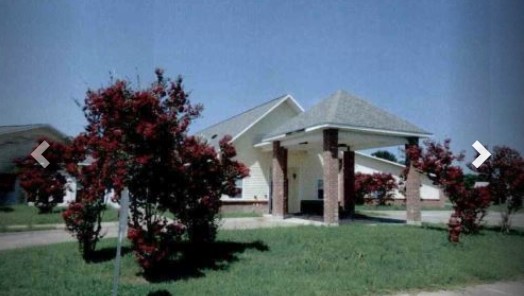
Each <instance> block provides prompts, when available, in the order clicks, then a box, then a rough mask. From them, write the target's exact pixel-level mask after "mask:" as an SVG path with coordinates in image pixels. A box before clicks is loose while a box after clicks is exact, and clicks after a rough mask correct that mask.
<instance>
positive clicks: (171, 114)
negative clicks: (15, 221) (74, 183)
mask: <svg viewBox="0 0 524 296" xmlns="http://www.w3.org/2000/svg"><path fill="white" fill-rule="evenodd" d="M155 73H156V78H157V79H156V81H155V82H154V83H152V84H151V86H150V87H148V88H146V89H144V90H135V89H133V88H132V87H131V86H130V83H129V82H127V81H122V80H117V81H115V82H114V83H112V84H111V85H110V86H108V87H105V88H101V89H99V90H97V91H88V92H87V96H86V99H85V106H84V114H85V117H86V119H87V121H88V125H87V127H86V129H85V132H84V133H82V134H81V135H80V136H79V138H80V140H79V142H80V143H82V145H84V146H83V151H84V152H86V153H89V154H90V155H91V156H92V157H93V159H94V162H93V163H92V164H91V165H90V166H88V167H87V168H84V169H82V171H84V170H86V169H87V172H88V173H91V172H96V174H93V176H91V175H90V176H91V177H88V178H87V179H89V178H92V179H91V181H90V182H89V183H86V184H85V185H84V186H87V187H91V186H93V185H92V183H91V182H94V183H95V184H96V185H94V188H92V189H89V190H87V193H86V194H87V195H88V197H87V198H86V199H85V200H86V201H89V202H91V201H92V200H100V199H101V198H102V196H103V192H104V191H105V190H107V189H109V188H111V189H113V190H114V192H115V200H119V198H120V195H121V192H122V190H123V189H124V187H127V188H128V189H129V194H130V201H131V203H130V211H131V218H130V221H129V231H128V238H129V239H130V240H131V242H132V247H133V250H134V253H135V256H136V258H137V261H138V263H139V264H140V266H141V267H142V268H143V270H144V271H145V272H146V273H149V272H152V271H153V270H155V268H156V267H158V266H160V265H161V263H162V262H164V261H165V260H166V259H168V258H169V257H170V255H172V254H173V253H174V252H175V251H176V250H174V249H173V246H174V244H173V243H174V242H176V241H178V240H180V239H183V238H184V237H185V238H187V239H189V240H190V241H191V242H197V241H198V242H203V241H205V242H207V241H212V240H214V238H215V234H216V229H217V217H218V216H217V214H218V211H219V206H220V197H221V196H222V195H223V194H228V195H233V194H235V191H236V187H235V181H236V180H237V179H240V178H244V177H246V176H247V175H248V170H247V168H246V167H245V166H244V165H243V164H242V163H240V162H238V161H235V160H234V159H233V158H234V157H235V149H234V148H233V146H232V144H231V141H230V140H231V138H229V137H227V138H224V139H222V140H221V141H220V147H219V149H218V151H217V150H215V148H213V147H212V146H210V145H209V144H208V143H206V142H205V141H204V140H202V139H200V138H198V137H195V136H190V135H188V128H189V126H190V124H191V123H192V121H193V120H194V119H195V118H197V117H199V116H200V113H201V111H202V109H203V107H202V105H193V104H191V102H190V100H189V98H188V93H187V92H185V91H184V89H183V85H182V79H181V78H177V79H176V80H174V81H171V80H169V79H165V78H164V74H163V71H162V70H160V69H157V70H156V71H155ZM82 145H80V146H82ZM72 169H73V170H74V168H73V167H72ZM80 202H81V203H82V201H80ZM91 209H92V210H93V211H95V212H97V211H99V208H98V207H92V208H91ZM86 216H90V217H92V216H96V215H94V214H92V215H86ZM168 216H169V218H168ZM98 224H99V223H98Z"/></svg>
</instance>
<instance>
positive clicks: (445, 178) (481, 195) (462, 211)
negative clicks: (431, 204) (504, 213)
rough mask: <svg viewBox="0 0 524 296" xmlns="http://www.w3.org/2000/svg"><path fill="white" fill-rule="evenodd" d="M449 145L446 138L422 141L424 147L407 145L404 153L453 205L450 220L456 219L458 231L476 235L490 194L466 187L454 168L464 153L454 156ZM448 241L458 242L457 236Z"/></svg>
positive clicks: (457, 170) (451, 234)
mask: <svg viewBox="0 0 524 296" xmlns="http://www.w3.org/2000/svg"><path fill="white" fill-rule="evenodd" d="M450 143H451V140H450V139H446V140H444V142H443V143H439V142H435V141H432V140H426V141H425V142H424V146H425V147H424V148H422V147H419V146H410V147H409V148H408V149H407V150H406V154H407V157H408V158H409V159H410V162H411V163H412V164H413V166H414V167H415V168H416V169H418V170H420V171H422V172H423V173H425V174H426V175H427V176H428V178H429V179H430V180H432V182H433V183H434V184H435V185H439V186H440V187H441V188H442V189H443V191H444V193H445V194H446V195H447V196H448V198H449V200H450V202H451V203H452V205H453V210H454V213H453V217H454V218H458V223H459V225H460V227H459V229H460V231H462V232H465V233H476V232H478V231H479V229H480V225H481V221H482V219H483V218H484V216H485V215H486V209H487V208H488V207H489V205H490V202H491V198H490V194H489V191H488V190H487V188H485V187H481V188H468V186H466V184H465V180H464V173H463V171H462V168H461V167H460V166H458V165H457V162H460V161H462V160H463V159H464V153H459V154H454V153H453V152H452V151H451V148H450ZM407 170H409V167H407V168H406V171H405V172H404V175H405V176H407ZM451 238H453V239H451ZM450 240H452V241H455V240H456V241H458V234H456V233H454V234H453V233H450Z"/></svg>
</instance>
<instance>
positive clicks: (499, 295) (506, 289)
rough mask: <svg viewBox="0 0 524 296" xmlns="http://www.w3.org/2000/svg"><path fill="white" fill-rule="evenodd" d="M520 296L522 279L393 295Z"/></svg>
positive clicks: (523, 283) (522, 289) (523, 288)
mask: <svg viewBox="0 0 524 296" xmlns="http://www.w3.org/2000/svg"><path fill="white" fill-rule="evenodd" d="M464 295H467V296H476V295H479V296H521V295H524V279H521V280H519V281H511V282H497V283H492V284H483V285H475V286H468V287H465V288H460V289H456V290H440V291H434V292H411V293H399V294H395V295H394V296H464Z"/></svg>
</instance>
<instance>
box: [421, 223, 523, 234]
mask: <svg viewBox="0 0 524 296" xmlns="http://www.w3.org/2000/svg"><path fill="white" fill-rule="evenodd" d="M422 228H424V229H430V230H436V231H441V232H448V226H447V225H445V224H434V223H423V224H422ZM485 232H491V233H493V232H496V233H501V234H502V231H501V228H500V226H494V225H484V226H482V228H481V229H480V231H479V232H478V233H470V234H461V235H485V234H486V233H485ZM505 234H506V235H512V236H524V229H522V228H515V229H512V230H511V231H510V232H509V233H505Z"/></svg>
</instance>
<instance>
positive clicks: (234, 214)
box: [220, 212, 262, 218]
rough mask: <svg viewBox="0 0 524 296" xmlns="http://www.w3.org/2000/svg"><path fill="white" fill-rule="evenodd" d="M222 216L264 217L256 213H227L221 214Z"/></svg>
mask: <svg viewBox="0 0 524 296" xmlns="http://www.w3.org/2000/svg"><path fill="white" fill-rule="evenodd" d="M220 216H221V217H222V218H256V217H262V214H261V213H255V212H227V213H221V214H220Z"/></svg>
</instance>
